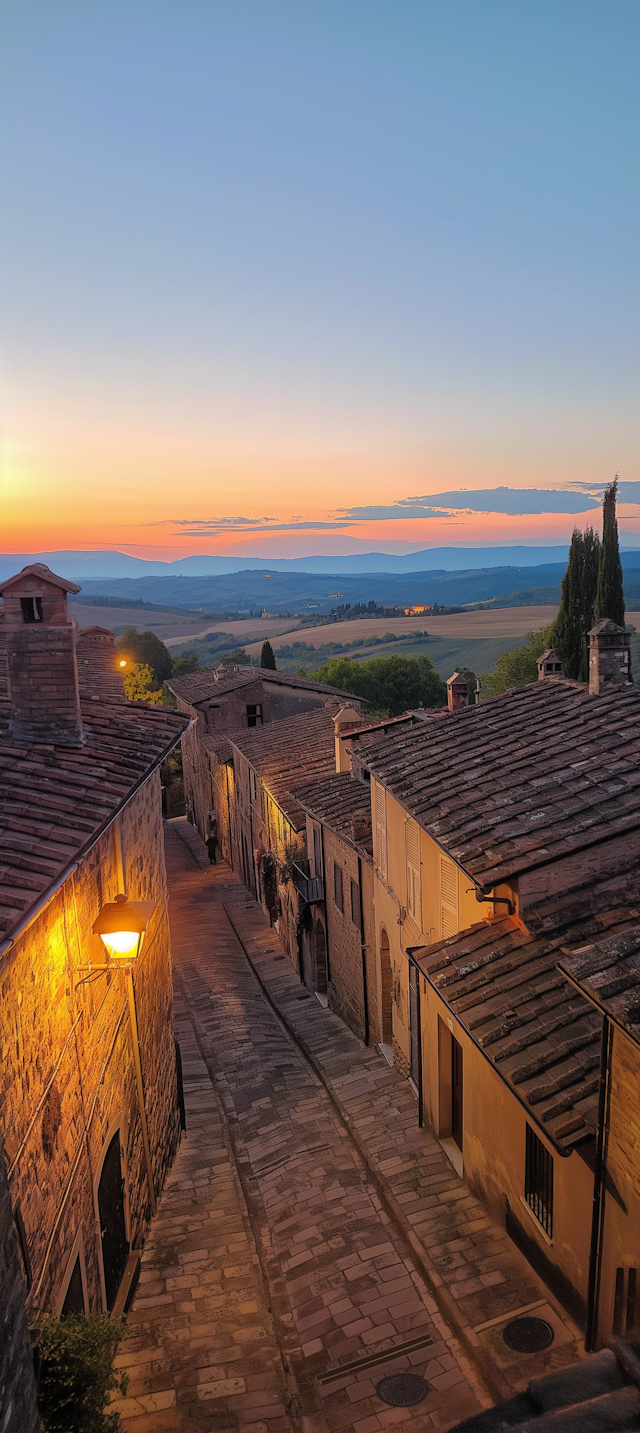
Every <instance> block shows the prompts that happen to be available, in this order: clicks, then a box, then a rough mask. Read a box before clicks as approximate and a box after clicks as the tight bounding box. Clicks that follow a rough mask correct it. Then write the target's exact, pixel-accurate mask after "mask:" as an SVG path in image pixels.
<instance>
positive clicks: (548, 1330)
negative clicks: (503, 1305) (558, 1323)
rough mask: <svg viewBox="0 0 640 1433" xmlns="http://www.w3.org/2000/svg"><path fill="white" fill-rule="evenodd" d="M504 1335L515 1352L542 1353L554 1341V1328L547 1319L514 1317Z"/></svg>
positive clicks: (508, 1346)
mask: <svg viewBox="0 0 640 1433" xmlns="http://www.w3.org/2000/svg"><path fill="white" fill-rule="evenodd" d="M502 1337H503V1339H504V1341H505V1343H506V1345H507V1348H512V1349H513V1350H514V1353H542V1350H543V1349H545V1348H548V1347H549V1344H550V1343H553V1329H552V1327H551V1324H548V1323H547V1321H546V1319H512V1320H511V1322H510V1323H508V1324H507V1325H506V1327H505V1328H504V1329H503V1330H502Z"/></svg>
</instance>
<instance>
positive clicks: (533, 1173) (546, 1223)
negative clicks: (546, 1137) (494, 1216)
mask: <svg viewBox="0 0 640 1433" xmlns="http://www.w3.org/2000/svg"><path fill="white" fill-rule="evenodd" d="M524 1197H525V1199H526V1201H527V1204H528V1205H529V1208H530V1209H531V1210H532V1211H533V1213H534V1214H535V1216H536V1219H537V1220H538V1223H539V1224H541V1225H542V1228H543V1229H544V1232H545V1234H548V1236H549V1238H550V1239H551V1238H552V1236H553V1157H552V1155H550V1154H549V1151H548V1149H545V1146H544V1145H543V1143H542V1140H540V1139H538V1136H537V1134H535V1133H534V1131H533V1130H532V1129H531V1126H530V1125H527V1133H526V1149H525V1166H524Z"/></svg>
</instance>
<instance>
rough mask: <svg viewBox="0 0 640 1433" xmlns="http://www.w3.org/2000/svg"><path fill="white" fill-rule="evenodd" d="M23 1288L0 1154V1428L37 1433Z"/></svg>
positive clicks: (6, 1432) (6, 1431)
mask: <svg viewBox="0 0 640 1433" xmlns="http://www.w3.org/2000/svg"><path fill="white" fill-rule="evenodd" d="M25 1293H26V1290H25V1285H24V1279H23V1275H22V1268H21V1264H20V1256H19V1253H18V1240H17V1236H16V1227H15V1224H14V1220H13V1211H12V1208H11V1199H10V1196H9V1189H8V1186H7V1177H6V1173H5V1164H4V1159H3V1157H2V1151H1V1150H0V1426H1V1427H2V1433H37V1430H38V1429H39V1427H40V1420H39V1418H38V1410H37V1407H36V1385H35V1378H34V1374H33V1359H32V1357H31V1342H30V1339H29V1334H28V1331H27V1318H26V1313H25V1302H24V1301H25Z"/></svg>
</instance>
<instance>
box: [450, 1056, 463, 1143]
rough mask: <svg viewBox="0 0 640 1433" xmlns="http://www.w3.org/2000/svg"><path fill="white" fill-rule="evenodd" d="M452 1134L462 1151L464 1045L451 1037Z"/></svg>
mask: <svg viewBox="0 0 640 1433" xmlns="http://www.w3.org/2000/svg"><path fill="white" fill-rule="evenodd" d="M451 1134H452V1136H453V1138H454V1140H455V1142H456V1144H457V1146H458V1149H459V1150H462V1045H459V1044H458V1041H457V1040H456V1039H455V1037H454V1036H453V1035H452V1036H451Z"/></svg>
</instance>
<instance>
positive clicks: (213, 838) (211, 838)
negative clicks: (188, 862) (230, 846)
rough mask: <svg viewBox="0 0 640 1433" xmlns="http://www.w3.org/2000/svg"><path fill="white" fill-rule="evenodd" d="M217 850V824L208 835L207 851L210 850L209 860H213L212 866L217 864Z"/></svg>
mask: <svg viewBox="0 0 640 1433" xmlns="http://www.w3.org/2000/svg"><path fill="white" fill-rule="evenodd" d="M217 850H218V833H217V831H216V828H215V826H212V828H211V831H210V832H209V835H208V836H207V851H208V853H209V861H210V862H211V865H212V866H215V864H216V852H217Z"/></svg>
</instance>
